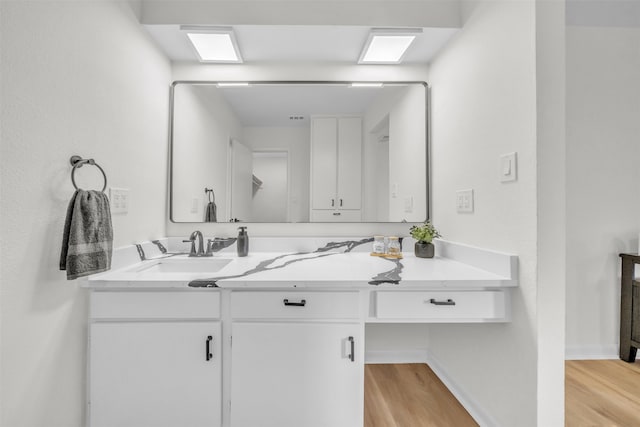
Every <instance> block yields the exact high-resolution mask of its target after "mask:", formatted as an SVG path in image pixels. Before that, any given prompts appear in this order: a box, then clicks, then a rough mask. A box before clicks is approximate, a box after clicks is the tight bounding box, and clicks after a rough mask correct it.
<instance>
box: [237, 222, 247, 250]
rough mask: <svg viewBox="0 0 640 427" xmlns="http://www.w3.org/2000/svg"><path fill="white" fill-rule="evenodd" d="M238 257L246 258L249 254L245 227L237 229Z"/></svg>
mask: <svg viewBox="0 0 640 427" xmlns="http://www.w3.org/2000/svg"><path fill="white" fill-rule="evenodd" d="M238 230H240V232H239V233H238V242H237V243H238V256H247V254H249V235H248V234H247V227H238Z"/></svg>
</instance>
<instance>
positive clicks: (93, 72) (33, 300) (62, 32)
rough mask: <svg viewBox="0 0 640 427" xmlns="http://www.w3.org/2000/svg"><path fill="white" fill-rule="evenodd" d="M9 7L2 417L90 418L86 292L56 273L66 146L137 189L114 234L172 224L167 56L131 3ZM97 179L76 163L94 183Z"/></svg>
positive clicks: (1, 26) (53, 424)
mask: <svg viewBox="0 0 640 427" xmlns="http://www.w3.org/2000/svg"><path fill="white" fill-rule="evenodd" d="M0 11H1V12H0V15H1V21H0V39H1V48H0V55H1V58H2V76H1V90H2V98H1V108H2V109H1V115H0V119H1V121H2V133H1V140H2V141H1V142H2V146H1V151H0V159H1V160H0V161H1V168H0V182H1V187H0V191H1V194H2V205H1V207H0V215H1V217H0V220H1V224H2V226H1V229H0V230H1V231H0V232H1V239H0V250H1V252H2V258H1V260H0V262H1V263H2V265H1V276H2V282H1V287H0V295H1V303H2V306H1V308H0V312H1V316H2V317H1V319H2V320H1V325H2V329H1V335H0V339H1V340H2V342H1V347H0V348H1V350H0V355H1V357H2V366H1V371H0V372H1V375H2V388H3V390H2V401H3V412H2V415H1V419H0V424H1V425H3V426H7V427H23V426H24V427H43V426H47V427H79V426H82V425H84V412H85V408H84V402H85V380H86V377H85V363H86V332H87V331H86V325H87V322H86V316H87V300H86V297H87V291H86V290H84V289H81V288H80V285H81V283H82V281H81V280H78V281H74V282H68V281H67V280H66V278H65V273H64V272H60V271H58V259H59V254H60V246H61V236H62V229H63V225H64V215H65V211H66V207H67V203H68V201H69V199H70V197H71V195H72V193H73V187H72V185H71V181H70V172H71V166H70V165H69V157H70V156H71V155H74V154H79V155H82V156H85V157H92V158H95V160H96V161H97V162H98V163H99V164H100V165H101V166H102V167H103V168H104V170H105V172H106V173H107V176H108V179H109V185H110V186H115V187H124V188H129V189H130V198H131V200H130V207H129V213H128V214H127V215H114V217H113V225H114V239H115V241H114V245H115V246H122V245H125V244H131V243H134V242H137V241H143V240H148V239H150V238H155V237H159V236H163V235H164V234H165V223H166V211H167V210H166V206H167V205H166V194H167V185H166V180H167V178H166V170H167V149H168V148H167V126H168V108H169V103H168V98H169V83H170V77H171V76H170V66H169V63H168V61H167V60H166V59H165V58H164V56H163V55H162V54H160V53H159V52H158V51H157V50H156V49H155V48H154V47H153V45H152V44H151V42H150V41H149V40H148V38H147V36H146V35H145V34H144V33H143V32H142V31H141V30H140V28H139V25H138V23H137V21H136V18H135V16H134V15H133V12H132V11H131V9H130V8H129V7H128V6H127V5H126V3H112V2H102V1H92V2H75V1H73V2H72V1H59V2H55V1H50V2H25V1H17V2H11V1H2V2H0ZM98 177H99V174H98V173H97V169H95V168H91V167H87V166H85V167H83V168H82V169H81V170H79V171H77V173H76V178H77V181H78V182H79V183H80V182H82V184H81V185H83V186H85V187H93V186H96V187H100V186H101V182H99V181H100V180H99V179H97V178H98ZM94 178H96V179H95V180H94Z"/></svg>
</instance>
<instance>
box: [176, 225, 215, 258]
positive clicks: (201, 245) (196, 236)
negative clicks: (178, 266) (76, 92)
mask: <svg viewBox="0 0 640 427" xmlns="http://www.w3.org/2000/svg"><path fill="white" fill-rule="evenodd" d="M196 239H198V250H197V251H196ZM183 242H191V252H189V256H190V257H200V256H211V255H212V254H211V253H210V252H209V251H207V253H205V251H204V238H203V237H202V233H201V232H200V231H198V230H196V231H194V232H193V233H191V236H189V240H183Z"/></svg>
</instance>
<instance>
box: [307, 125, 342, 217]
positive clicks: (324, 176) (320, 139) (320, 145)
mask: <svg viewBox="0 0 640 427" xmlns="http://www.w3.org/2000/svg"><path fill="white" fill-rule="evenodd" d="M337 126H338V122H337V120H336V119H335V118H334V117H327V118H316V119H313V121H312V122H311V141H312V143H311V159H312V165H311V203H312V209H331V208H333V207H335V204H336V200H335V198H336V168H337V165H336V156H337V150H338V148H337V138H338V129H337Z"/></svg>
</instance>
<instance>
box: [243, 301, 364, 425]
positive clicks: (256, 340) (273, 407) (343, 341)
mask: <svg viewBox="0 0 640 427" xmlns="http://www.w3.org/2000/svg"><path fill="white" fill-rule="evenodd" d="M231 317H232V326H231V334H232V335H231V336H232V340H231V343H232V344H231V354H232V356H231V413H230V425H231V427H255V426H260V427H270V426H273V427H300V426H304V427H326V426H331V427H354V426H362V425H363V416H364V415H363V414H364V354H363V352H364V342H363V341H364V324H363V322H362V321H361V320H360V304H359V294H358V292H300V291H293V292H280V291H277V292H259V291H257V292H250V291H249V292H242V291H238V292H236V291H234V292H232V294H231Z"/></svg>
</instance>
